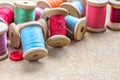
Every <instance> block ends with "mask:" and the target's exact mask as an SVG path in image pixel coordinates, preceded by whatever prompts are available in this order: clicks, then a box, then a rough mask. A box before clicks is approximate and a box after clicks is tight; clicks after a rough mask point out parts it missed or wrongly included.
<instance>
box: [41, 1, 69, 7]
mask: <svg viewBox="0 0 120 80" xmlns="http://www.w3.org/2000/svg"><path fill="white" fill-rule="evenodd" d="M63 2H68V0H40V1H39V3H41V5H44V6H47V7H49V8H56V7H58V6H59V5H60V4H62V3H63Z"/></svg>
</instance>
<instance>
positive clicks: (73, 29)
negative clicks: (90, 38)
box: [65, 15, 87, 40]
mask: <svg viewBox="0 0 120 80" xmlns="http://www.w3.org/2000/svg"><path fill="white" fill-rule="evenodd" d="M65 20H66V24H67V28H68V29H69V30H70V31H68V30H67V36H68V37H70V38H72V39H75V40H81V39H82V38H83V37H84V35H85V34H86V27H87V26H86V19H85V18H81V19H79V18H76V17H73V16H71V15H67V16H66V17H65Z"/></svg>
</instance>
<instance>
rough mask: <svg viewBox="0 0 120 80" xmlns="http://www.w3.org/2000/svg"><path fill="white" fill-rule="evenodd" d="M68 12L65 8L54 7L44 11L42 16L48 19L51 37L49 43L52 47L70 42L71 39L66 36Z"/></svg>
mask: <svg viewBox="0 0 120 80" xmlns="http://www.w3.org/2000/svg"><path fill="white" fill-rule="evenodd" d="M67 14H68V12H67V10H66V9H64V8H52V9H48V10H46V11H44V13H43V14H42V15H41V18H43V19H44V20H47V21H48V26H49V28H50V37H49V38H48V39H47V44H48V45H50V46H52V47H62V46H66V45H68V44H69V43H70V39H69V38H68V37H67V36H66V22H65V19H64V16H66V15H67Z"/></svg>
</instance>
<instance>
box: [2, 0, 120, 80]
mask: <svg viewBox="0 0 120 80" xmlns="http://www.w3.org/2000/svg"><path fill="white" fill-rule="evenodd" d="M13 1H15V0H2V1H1V2H11V3H12V2H13ZM119 35H120V32H115V31H110V30H107V31H106V32H104V33H99V34H93V33H88V37H87V38H85V39H83V40H82V41H79V42H75V41H72V42H71V44H70V45H69V46H66V47H64V48H48V51H49V55H48V56H47V57H46V58H45V59H43V60H40V61H39V62H28V61H25V60H23V61H19V62H15V61H11V60H10V59H9V58H8V59H6V60H4V61H0V80H120V36H119ZM11 50H13V48H9V51H11Z"/></svg>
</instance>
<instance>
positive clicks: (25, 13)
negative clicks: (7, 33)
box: [14, 1, 36, 24]
mask: <svg viewBox="0 0 120 80" xmlns="http://www.w3.org/2000/svg"><path fill="white" fill-rule="evenodd" d="M14 4H15V6H16V9H15V16H14V20H15V23H16V24H19V23H23V22H28V21H34V20H35V7H36V4H35V3H34V2H32V1H16V2H15V3H14Z"/></svg>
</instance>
